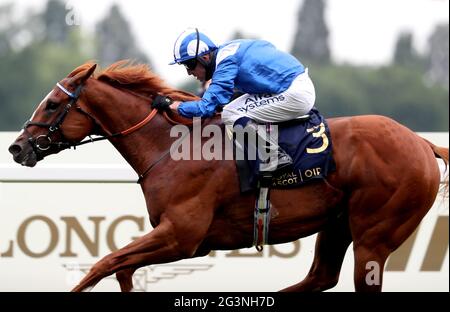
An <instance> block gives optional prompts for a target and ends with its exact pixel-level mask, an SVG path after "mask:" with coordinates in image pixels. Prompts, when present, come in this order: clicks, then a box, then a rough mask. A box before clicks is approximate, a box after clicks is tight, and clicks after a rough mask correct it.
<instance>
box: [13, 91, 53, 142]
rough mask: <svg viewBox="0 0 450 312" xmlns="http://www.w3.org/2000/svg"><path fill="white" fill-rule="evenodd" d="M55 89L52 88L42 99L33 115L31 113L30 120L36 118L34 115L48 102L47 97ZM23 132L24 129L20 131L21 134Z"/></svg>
mask: <svg viewBox="0 0 450 312" xmlns="http://www.w3.org/2000/svg"><path fill="white" fill-rule="evenodd" d="M52 92H53V90H51V91H50V92H49V93H48V94H47V95H46V96H45V98H44V99H43V100H42V101H41V103H39V105H38V107H37V108H36V109H35V111H34V112H33V115H31V117H30V120H31V121H33V119H34V115H36V112H37V111H38V110H39V108H41V106H42V105H44V103H46V102H47V99H48V98H49V97H50V95H51V94H52ZM22 133H23V129H22V130H21V131H20V133H19V135H21V134H22Z"/></svg>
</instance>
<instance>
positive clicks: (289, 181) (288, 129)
mask: <svg viewBox="0 0 450 312" xmlns="http://www.w3.org/2000/svg"><path fill="white" fill-rule="evenodd" d="M249 122H250V119H249V118H247V117H243V118H240V119H239V120H237V121H236V123H235V125H234V129H235V131H234V132H235V140H234V144H235V146H234V151H235V159H236V165H237V168H238V172H239V182H240V190H241V192H242V193H244V192H247V191H251V190H253V191H255V190H257V189H258V187H259V182H260V181H259V178H260V170H259V169H260V163H261V160H260V159H259V158H260V157H259V155H258V153H257V152H256V153H255V152H254V151H252V148H253V149H254V147H252V146H251V144H248V142H247V141H246V140H244V144H242V142H241V141H242V140H239V139H238V140H237V141H238V142H236V133H237V131H236V126H237V125H239V126H240V127H242V128H243V129H244V130H245V127H246V126H247V124H248V123H249ZM271 126H276V127H277V131H276V132H278V145H279V146H280V148H281V149H282V150H284V151H285V152H286V153H287V154H288V155H289V156H291V158H292V160H293V165H292V166H290V167H289V170H288V171H286V170H283V171H281V172H278V171H276V170H275V172H273V174H272V175H273V177H272V181H271V183H270V188H273V189H285V188H294V187H299V186H301V185H303V184H305V183H307V182H309V181H312V180H315V179H323V178H325V177H326V176H327V175H328V173H329V172H332V171H334V170H335V169H336V165H335V162H334V159H333V155H332V142H331V136H330V131H329V128H328V124H327V122H326V120H325V119H324V118H323V117H322V116H321V115H320V113H319V112H318V111H317V109H315V108H313V109H312V110H311V111H310V112H309V118H303V119H295V120H291V121H287V122H283V123H276V124H271ZM242 128H240V129H242ZM259 128H260V127H258V129H259ZM262 128H263V129H264V128H265V127H264V126H263V127H262ZM242 148H243V149H244V151H243V157H236V154H237V152H238V151H241V152H242ZM255 154H256V157H249V155H250V156H251V155H255ZM241 155H242V154H241ZM239 158H240V159H239ZM242 158H243V159H242Z"/></svg>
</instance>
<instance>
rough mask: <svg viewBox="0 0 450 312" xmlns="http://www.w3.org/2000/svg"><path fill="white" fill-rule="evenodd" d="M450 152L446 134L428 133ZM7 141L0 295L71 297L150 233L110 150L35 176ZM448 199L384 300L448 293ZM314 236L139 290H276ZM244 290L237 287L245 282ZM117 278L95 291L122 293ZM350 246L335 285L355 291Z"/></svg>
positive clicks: (50, 165) (192, 269) (152, 271)
mask: <svg viewBox="0 0 450 312" xmlns="http://www.w3.org/2000/svg"><path fill="white" fill-rule="evenodd" d="M421 135H422V136H424V137H426V138H427V139H429V140H431V141H432V142H433V143H435V144H438V145H441V146H448V133H423V134H421ZM16 136H17V133H0V291H69V290H70V289H71V288H72V287H73V286H75V285H76V283H77V282H78V281H79V280H80V278H82V277H83V276H84V275H85V274H86V272H87V271H88V270H89V268H90V267H91V266H92V265H93V264H94V263H95V262H97V261H98V260H100V259H101V258H102V257H103V256H105V255H107V254H108V253H110V252H111V251H112V250H116V249H117V248H120V247H122V246H124V245H126V244H127V243H128V242H130V241H131V240H133V238H135V237H138V236H140V235H144V234H145V233H148V232H149V231H150V230H151V225H150V223H149V221H148V215H147V210H146V207H145V202H144V197H143V195H142V193H141V189H140V186H139V185H138V184H136V183H135V182H136V179H137V177H136V175H135V174H134V172H133V171H132V170H131V168H129V166H128V165H127V164H126V162H125V161H124V160H123V159H122V158H121V156H120V155H119V154H118V153H117V152H116V151H115V150H114V149H113V147H112V146H111V145H109V144H108V143H95V144H92V145H90V146H85V147H82V148H79V149H77V150H76V151H73V150H71V151H64V152H62V153H61V154H60V155H56V156H51V157H49V158H48V159H46V160H44V161H43V162H41V163H39V164H38V165H37V167H35V168H32V169H29V168H22V167H20V166H19V165H17V164H14V163H13V161H12V159H11V157H10V155H9V154H8V153H7V147H8V145H9V144H10V143H11V142H12V141H13V140H14V138H15V137H16ZM448 215H449V210H448V198H446V199H442V198H441V197H438V200H437V201H436V202H435V204H434V206H433V208H432V209H431V210H430V212H429V213H428V214H427V216H426V217H425V218H424V220H423V221H422V223H421V225H420V226H419V228H418V229H417V230H416V232H415V233H414V234H413V235H412V236H411V237H410V238H409V239H408V240H407V241H406V242H405V243H404V244H403V245H402V246H401V247H400V248H399V249H398V250H397V251H396V252H395V253H394V254H392V255H391V257H390V258H389V259H388V261H387V263H386V267H385V269H386V273H385V275H384V280H383V290H384V291H446V292H448V291H449V274H448V273H449V272H448V267H449V263H448V257H449V256H448V246H449V242H448V238H449V235H448ZM314 241H315V235H313V236H310V237H306V238H304V239H301V240H298V241H295V242H291V243H286V244H280V245H274V246H265V247H264V250H263V251H262V252H258V251H256V249H255V248H249V249H241V250H233V251H220V252H219V251H218V252H213V253H211V254H210V255H208V256H206V257H202V258H196V259H189V260H183V261H178V262H174V263H168V264H157V265H152V266H148V267H144V268H142V269H140V270H138V271H137V272H136V273H135V275H134V285H135V290H136V291H199V292H200V291H202V292H203V291H217V292H219V291H243V292H245V291H277V290H279V289H282V288H284V287H287V286H289V285H291V284H294V283H297V282H299V281H300V280H301V279H302V278H304V277H305V276H306V274H307V272H308V270H309V267H310V265H311V263H312V259H313V255H314ZM238 281H239V282H238ZM118 290H119V285H118V283H117V281H116V280H115V277H114V276H111V277H109V278H106V279H104V280H103V281H101V282H100V283H99V284H98V285H97V286H96V287H95V288H94V291H118ZM353 290H354V286H353V253H352V246H350V247H349V249H348V251H347V254H346V257H345V260H344V264H343V268H342V272H341V276H340V280H339V283H338V285H337V286H336V287H335V288H333V289H332V290H331V291H353Z"/></svg>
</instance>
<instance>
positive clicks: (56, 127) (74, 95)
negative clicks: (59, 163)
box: [22, 82, 193, 183]
mask: <svg viewBox="0 0 450 312" xmlns="http://www.w3.org/2000/svg"><path fill="white" fill-rule="evenodd" d="M56 86H57V87H58V88H59V89H60V90H61V91H62V92H64V93H65V94H66V95H67V96H69V98H70V102H69V103H68V104H67V105H66V107H65V108H64V110H63V112H62V113H61V114H60V115H59V116H58V117H57V118H56V120H55V122H53V123H42V122H32V121H31V120H28V121H27V122H26V123H25V124H24V126H23V128H22V129H23V131H24V133H25V134H26V135H27V137H28V142H29V144H30V145H31V146H32V148H33V150H34V151H35V153H36V154H39V152H40V151H46V150H48V149H50V148H51V147H52V146H56V147H57V148H58V149H60V150H64V149H67V148H72V147H73V148H74V149H76V147H77V146H80V145H84V144H87V143H94V142H97V141H103V140H108V139H111V138H117V137H122V136H126V135H128V134H131V133H133V132H135V131H137V130H139V129H141V128H142V127H144V126H145V125H146V124H148V123H149V122H150V121H152V119H153V118H154V117H155V116H156V114H157V113H158V110H156V109H152V110H151V111H150V113H149V114H148V115H147V116H146V117H145V118H144V119H143V120H142V121H140V122H138V123H137V124H135V125H133V126H131V127H130V128H128V129H126V130H123V131H120V132H117V133H113V134H110V133H108V131H105V130H104V129H102V130H103V131H104V132H107V135H101V136H100V137H97V138H92V137H91V136H89V139H86V140H83V141H81V142H78V143H72V142H67V141H68V140H67V139H65V137H64V134H63V133H62V131H61V125H62V123H63V122H64V120H65V118H66V116H67V114H68V113H69V110H70V109H71V108H72V107H73V106H75V105H76V103H77V101H78V98H79V96H80V94H81V91H82V88H83V85H80V86H78V87H77V89H76V90H75V92H70V91H69V90H67V89H66V88H65V87H64V86H63V85H61V84H60V83H59V82H58V83H56ZM124 91H126V92H129V93H131V94H133V95H135V96H137V97H141V98H144V99H145V100H147V101H152V100H153V98H151V97H146V96H143V95H141V94H137V93H135V92H132V91H130V90H124ZM76 109H77V110H79V111H80V112H81V113H83V114H84V115H86V116H88V117H89V118H90V119H91V120H92V121H93V122H94V124H95V125H96V126H97V127H99V128H101V126H100V123H99V122H98V121H97V120H96V119H95V117H94V116H92V115H91V114H90V113H89V112H87V111H85V110H83V109H82V108H81V107H80V106H76ZM162 114H163V116H164V118H165V119H166V120H167V121H169V122H170V123H171V124H184V125H186V126H192V124H193V121H184V120H179V121H177V120H175V119H172V118H171V117H170V116H169V115H168V114H167V112H165V111H164V112H163V113H162ZM30 126H37V127H43V128H48V133H47V134H46V135H45V134H43V135H39V136H38V137H37V138H33V136H32V135H31V134H30V133H29V132H28V130H27V128H28V127H30ZM55 132H59V135H60V136H61V138H62V139H63V140H65V141H66V142H63V141H60V142H53V141H52V139H51V137H50V136H51V135H52V134H53V133H55ZM187 134H189V132H187V133H186V134H185V135H184V136H183V137H182V140H179V142H180V143H179V144H181V142H182V141H184V139H185V137H186V136H187ZM169 153H170V149H169V150H167V151H166V152H164V153H163V154H162V155H161V156H160V157H159V158H158V159H157V160H156V161H155V162H153V163H152V164H151V165H150V166H148V167H147V169H146V170H144V172H143V173H142V174H140V175H139V179H138V181H137V183H141V182H142V180H143V179H144V177H145V176H146V175H147V174H148V173H149V172H150V171H151V170H152V169H153V168H154V167H155V166H156V165H157V164H158V163H159V162H160V161H161V160H163V159H164V158H165V157H166V156H167V155H169Z"/></svg>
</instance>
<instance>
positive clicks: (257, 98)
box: [237, 94, 286, 113]
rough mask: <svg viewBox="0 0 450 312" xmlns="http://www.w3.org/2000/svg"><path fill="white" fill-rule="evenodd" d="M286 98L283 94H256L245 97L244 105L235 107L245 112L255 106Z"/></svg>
mask: <svg viewBox="0 0 450 312" xmlns="http://www.w3.org/2000/svg"><path fill="white" fill-rule="evenodd" d="M285 99H286V98H285V97H284V95H283V94H278V95H273V94H257V95H252V96H249V97H247V98H246V99H245V106H242V107H239V108H237V110H238V111H239V112H242V113H247V112H248V111H249V110H253V109H255V108H258V107H261V106H264V105H268V104H274V103H278V102H282V101H284V100H285Z"/></svg>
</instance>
